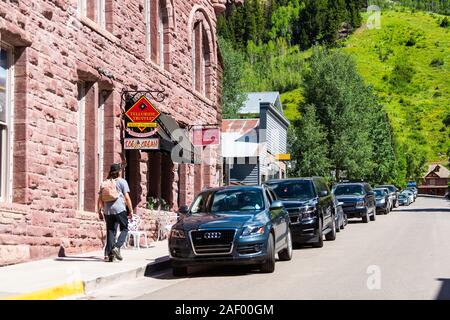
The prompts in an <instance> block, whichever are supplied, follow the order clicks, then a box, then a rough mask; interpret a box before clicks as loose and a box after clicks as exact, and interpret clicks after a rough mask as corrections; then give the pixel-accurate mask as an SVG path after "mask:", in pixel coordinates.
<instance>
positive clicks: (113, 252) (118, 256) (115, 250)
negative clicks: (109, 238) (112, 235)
mask: <svg viewBox="0 0 450 320" xmlns="http://www.w3.org/2000/svg"><path fill="white" fill-rule="evenodd" d="M111 252H112V254H113V255H114V256H115V257H116V258H117V259H118V260H120V261H122V260H123V258H122V256H121V255H120V250H119V248H113V249H112V250H111Z"/></svg>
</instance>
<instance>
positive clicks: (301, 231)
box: [291, 217, 319, 244]
mask: <svg viewBox="0 0 450 320" xmlns="http://www.w3.org/2000/svg"><path fill="white" fill-rule="evenodd" d="M291 232H292V241H293V242H296V243H301V244H308V243H316V242H317V241H319V221H318V219H317V217H314V218H310V219H305V220H301V221H300V222H295V223H291Z"/></svg>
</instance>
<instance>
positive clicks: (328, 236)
mask: <svg viewBox="0 0 450 320" xmlns="http://www.w3.org/2000/svg"><path fill="white" fill-rule="evenodd" d="M325 239H327V241H334V240H336V220H335V218H334V216H333V215H332V216H331V231H330V232H328V233H327V234H326V235H325Z"/></svg>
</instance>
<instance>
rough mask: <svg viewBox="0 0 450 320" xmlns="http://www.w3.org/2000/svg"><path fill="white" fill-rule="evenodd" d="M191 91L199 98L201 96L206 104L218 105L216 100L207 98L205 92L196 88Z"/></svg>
mask: <svg viewBox="0 0 450 320" xmlns="http://www.w3.org/2000/svg"><path fill="white" fill-rule="evenodd" d="M191 92H192V94H193V95H194V96H196V97H197V98H199V99H200V100H202V101H203V102H205V103H206V104H209V105H211V106H213V107H214V106H215V105H216V104H215V103H214V101H212V100H210V99H209V98H207V97H206V96H205V95H204V94H203V93H201V92H198V91H197V90H195V89H192V90H191Z"/></svg>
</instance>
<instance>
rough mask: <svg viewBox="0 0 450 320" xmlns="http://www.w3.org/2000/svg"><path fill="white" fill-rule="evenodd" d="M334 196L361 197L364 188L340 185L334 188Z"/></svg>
mask: <svg viewBox="0 0 450 320" xmlns="http://www.w3.org/2000/svg"><path fill="white" fill-rule="evenodd" d="M334 194H335V195H337V196H342V195H353V196H362V195H363V194H364V188H363V187H362V186H359V185H342V186H337V187H336V189H335V190H334Z"/></svg>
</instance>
